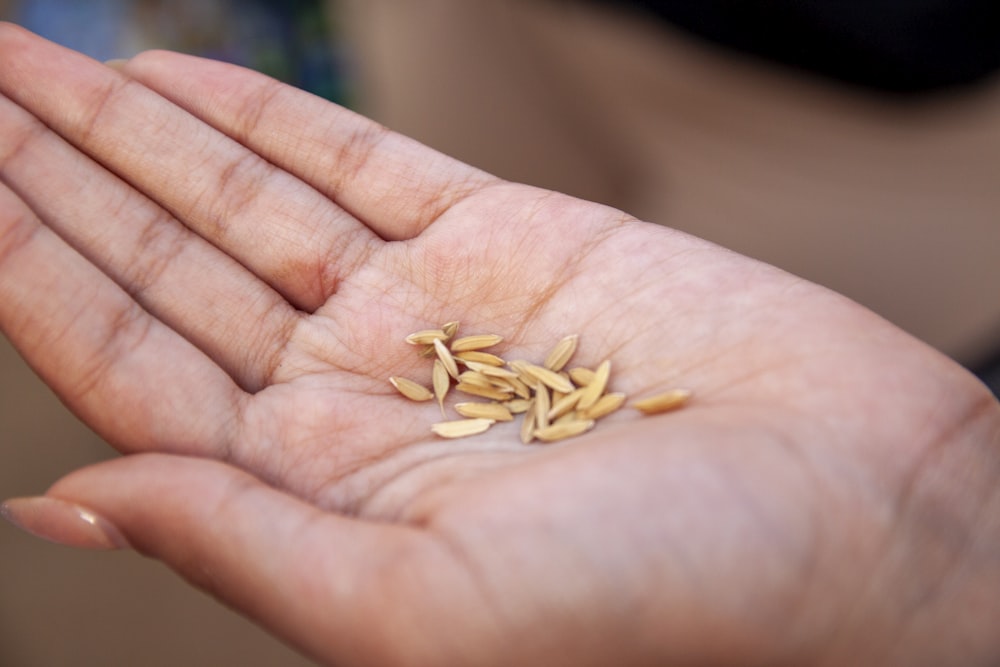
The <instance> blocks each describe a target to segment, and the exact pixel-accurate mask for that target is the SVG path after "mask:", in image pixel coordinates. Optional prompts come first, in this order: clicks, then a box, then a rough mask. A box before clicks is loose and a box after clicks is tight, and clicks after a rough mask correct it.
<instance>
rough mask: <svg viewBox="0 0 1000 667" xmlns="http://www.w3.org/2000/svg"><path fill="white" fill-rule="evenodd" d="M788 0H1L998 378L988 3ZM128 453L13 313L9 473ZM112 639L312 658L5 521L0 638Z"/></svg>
mask: <svg viewBox="0 0 1000 667" xmlns="http://www.w3.org/2000/svg"><path fill="white" fill-rule="evenodd" d="M782 4H783V3H782V2H777V1H775V2H762V1H756V0H755V1H753V2H751V1H750V0H746V1H744V2H737V1H736V0H733V1H731V2H728V3H727V2H726V1H725V0H713V1H709V0H705V2H702V3H685V2H674V3H670V2H652V1H646V2H641V1H638V0H637V1H635V2H611V1H609V0H604V1H601V2H598V1H596V0H592V1H585V0H580V1H572V0H548V1H543V0H507V1H501V0H497V1H495V2H489V3H478V2H468V1H467V0H411V1H403V0H341V1H333V0H326V1H324V0H314V1H308V0H297V1H285V2H278V1H267V0H240V1H239V2H237V1H236V0H90V1H88V2H74V1H72V0H20V1H16V0H0V18H2V19H4V20H10V21H14V22H16V23H19V24H21V25H23V26H25V27H27V28H29V29H31V30H33V31H35V32H38V33H40V34H42V35H43V36H46V37H48V38H49V39H52V40H54V41H56V42H59V43H62V44H64V45H66V46H69V47H71V48H74V49H77V50H80V51H83V52H84V53H87V54H89V55H91V56H93V57H95V58H98V59H102V60H103V59H109V58H119V57H128V56H130V55H133V54H134V53H136V52H138V51H141V50H144V49H148V48H168V49H174V50H179V51H184V52H188V53H196V54H200V55H205V56H209V57H213V58H218V59H222V60H226V61H230V62H236V63H239V64H242V65H245V66H248V67H251V68H254V69H257V70H260V71H263V72H265V73H267V74H270V75H272V76H275V77H277V78H279V79H281V80H283V81H286V82H288V83H290V84H292V85H295V86H298V87H301V88H304V89H307V90H310V91H311V92H313V93H315V94H317V95H320V96H322V97H325V98H327V99H329V100H331V101H333V102H336V103H339V104H346V105H348V106H351V107H353V108H356V109H358V110H360V111H362V112H363V113H366V114H368V115H370V116H372V117H374V118H376V119H377V120H380V121H381V122H384V123H386V124H388V125H389V126H390V127H392V128H394V129H397V130H399V131H402V132H404V133H406V134H409V135H411V136H414V137H416V138H417V139H419V140H421V141H423V142H425V143H428V144H430V145H432V146H434V147H436V148H438V149H439V150H442V151H444V152H446V153H449V154H452V155H454V156H456V157H458V158H460V159H462V160H464V161H467V162H470V163H472V164H475V165H477V166H479V167H482V168H484V169H486V170H488V171H492V172H494V173H497V174H498V175H501V176H503V177H506V178H510V179H513V180H518V181H522V182H527V183H532V184H535V185H539V186H542V187H548V188H553V189H557V190H560V191H563V192H567V193H570V194H574V195H578V196H581V197H584V198H587V199H591V200H595V201H600V202H604V203H607V204H610V205H613V206H616V207H619V208H622V209H624V210H626V211H628V212H630V213H632V214H634V215H637V216H638V217H640V218H643V219H646V220H650V221H653V222H657V223H661V224H667V225H670V226H672V227H676V228H678V229H681V230H684V231H687V232H690V233H693V234H695V235H698V236H701V237H704V238H708V239H710V240H713V241H715V242H717V243H720V244H721V245H724V246H726V247H729V248H732V249H734V250H736V251H738V252H741V253H743V254H747V255H750V256H753V257H757V258H759V259H762V260H764V261H767V262H769V263H772V264H775V265H777V266H780V267H782V268H784V269H786V270H788V271H791V272H793V273H796V274H798V275H801V276H803V277H806V278H808V279H810V280H814V281H816V282H819V283H821V284H824V285H827V286H829V287H831V288H833V289H835V290H837V291H839V292H842V293H844V294H846V295H847V296H849V297H851V298H853V299H855V300H857V301H859V302H861V303H863V304H865V305H867V306H869V307H870V308H872V309H873V310H875V311H876V312H879V313H880V314H882V315H883V316H885V317H887V318H888V319H890V320H892V321H893V322H895V323H896V324H898V325H899V326H901V327H903V328H904V329H907V330H908V331H910V332H911V333H913V334H914V335H916V336H918V337H919V338H922V339H923V340H925V341H927V342H928V343H929V344H931V345H933V346H935V347H937V348H939V349H941V350H942V351H943V352H945V353H946V354H949V355H951V356H952V357H953V358H955V359H957V360H958V361H959V362H961V363H963V364H965V365H967V366H968V367H970V368H972V369H974V370H976V371H977V372H978V373H979V374H980V376H981V377H982V378H983V379H984V380H987V381H989V382H992V383H993V387H994V391H997V388H998V387H1000V373H998V371H997V365H998V364H997V362H998V361H1000V187H998V180H1000V179H998V177H1000V78H998V76H997V75H996V74H995V69H996V66H997V65H998V64H1000V50H998V49H1000V36H997V30H996V28H997V22H1000V17H998V15H997V11H998V10H997V9H996V8H997V7H1000V5H996V4H995V3H993V2H992V0H990V3H982V2H978V1H977V0H960V1H958V0H956V1H955V2H952V3H951V4H950V5H948V6H949V7H951V10H950V13H945V14H942V11H941V8H942V7H943V6H944V5H945V4H947V3H944V4H942V3H941V2H936V0H924V1H922V2H913V3H905V2H903V3H900V2H896V1H895V0H892V1H890V0H878V1H873V2H866V3H836V2H827V3H823V2H819V1H818V0H817V1H816V2H804V3H800V5H799V6H800V7H801V6H807V5H808V6H810V7H821V6H823V5H824V4H825V5H826V6H828V7H830V6H832V7H838V8H841V9H844V8H850V7H854V8H855V9H854V10H852V11H853V12H854V14H853V15H852V14H851V11H848V12H846V14H843V15H838V16H835V17H832V18H831V17H830V16H827V15H825V14H823V13H822V12H819V13H817V16H816V17H811V18H809V17H807V19H808V20H807V19H802V20H803V21H805V22H799V23H794V24H790V23H789V24H786V23H782V22H781V21H779V20H775V19H774V17H773V16H769V15H768V14H767V11H773V10H774V9H775V8H777V7H780V6H782ZM668 6H673V7H688V8H690V7H695V6H697V7H701V8H702V9H703V11H701V12H700V13H699V12H694V13H691V12H690V11H687V10H684V11H667V10H666V9H664V8H665V7H668ZM734 7H741V8H742V9H741V10H740V11H736V12H734V11H733V8H734ZM858 7H861V8H862V9H861V10H857V8H858ZM900 7H902V8H903V9H899V8H900ZM907 7H909V9H907ZM768 8H770V9H768ZM878 8H881V9H878ZM928 8H929V9H928ZM758 10H759V11H758ZM932 10H933V11H932ZM755 11H756V12H757V13H754V12H755ZM858 11H860V13H858ZM893 11H895V12H896V13H893ZM900 11H902V12H903V14H900V13H899V12H900ZM907 12H909V13H907ZM963 12H964V13H963ZM976 12H979V13H980V14H981V16H980V14H976ZM806 14H808V12H806ZM948 17H954V20H950V19H949V18H948ZM977 17H978V19H977ZM833 19H836V20H833ZM980 19H981V20H980ZM993 19H997V21H995V22H994V23H990V22H989V21H990V20H993ZM810 21H811V22H810ZM904 25H905V26H908V27H909V28H912V30H911V31H910V32H906V31H902V27H901V26H904ZM762 26H768V27H767V28H764V27H762ZM914 26H916V27H914ZM921 26H923V29H921ZM976 26H980V27H981V26H987V29H985V30H980V29H979V28H976ZM990 26H992V27H990ZM768 31H771V32H768ZM901 31H902V32H901ZM753 35H757V37H758V38H757V39H756V40H755V39H751V38H750V36H753ZM2 66H3V64H2V63H0V67H2ZM114 455H115V454H114V452H113V451H112V450H111V449H110V448H109V447H108V446H107V445H106V444H104V443H103V442H102V441H101V440H100V438H98V437H97V436H95V435H94V434H92V433H91V432H90V431H89V430H88V429H86V428H85V427H84V426H82V425H81V424H80V423H79V422H78V421H77V420H76V419H75V418H74V417H73V416H72V415H70V414H69V413H68V412H67V411H66V410H65V409H64V408H63V407H62V406H61V405H60V404H59V402H58V400H57V399H56V398H55V397H54V396H53V395H52V394H51V393H50V392H49V391H48V389H47V388H46V387H45V386H44V385H42V384H41V383H40V382H39V381H38V380H37V379H35V378H34V376H33V375H32V374H31V372H30V370H29V369H28V368H27V367H26V366H25V365H24V363H23V362H22V361H21V360H20V358H19V357H18V356H17V353H16V352H15V351H14V350H13V349H12V348H11V347H10V345H9V344H8V343H7V342H6V341H5V340H2V339H0V496H3V497H10V496H17V495H27V494H35V493H39V492H41V491H43V490H44V489H45V488H46V487H47V486H48V485H49V484H51V483H52V482H53V481H55V480H56V479H58V478H59V477H60V476H61V475H63V474H65V473H67V472H69V471H70V470H73V469H75V468H77V467H79V466H82V465H86V464H87V463H90V462H93V461H97V460H101V459H103V458H106V457H110V456H114ZM111 664H114V665H118V664H123V665H130V664H142V665H150V666H158V665H180V664H183V665H194V666H200V665H217V664H238V665H244V666H248V667H253V666H256V665H289V666H294V665H299V664H302V665H305V664H309V662H308V661H306V660H305V659H303V658H301V657H299V656H297V655H296V654H294V653H293V652H291V651H290V650H289V649H287V648H285V647H284V646H282V645H281V644H279V643H278V642H276V641H274V640H273V639H271V638H270V637H269V636H267V635H266V634H264V633H262V632H260V631H259V630H257V629H256V628H255V627H254V626H252V625H251V624H249V623H248V622H246V621H244V620H243V619H241V618H240V617H239V616H237V615H235V614H233V613H231V612H229V611H228V610H226V609H224V608H223V607H222V606H221V605H219V604H217V603H215V602H214V601H213V600H210V599H208V598H207V597H205V596H203V595H201V594H200V593H198V592H196V591H194V590H192V589H190V588H189V587H188V586H187V585H186V584H184V583H183V582H182V581H180V580H179V579H178V578H176V577H175V576H174V575H173V574H171V573H170V572H169V571H167V570H166V569H165V568H163V567H162V566H160V565H159V564H157V563H155V562H151V561H148V560H144V559H142V558H140V557H139V556H136V555H135V554H132V553H112V554H106V553H99V554H93V553H82V552H77V551H73V550H69V549H66V548H63V547H58V546H54V545H50V544H46V543H42V542H39V541H37V540H35V539H33V538H30V537H28V536H25V535H22V534H21V533H19V532H17V531H16V530H14V529H13V528H11V527H9V526H8V525H6V524H5V523H0V666H3V667H7V666H11V667H35V666H38V667H42V666H44V667H62V666H70V665H72V666H74V667H85V666H89V665H111Z"/></svg>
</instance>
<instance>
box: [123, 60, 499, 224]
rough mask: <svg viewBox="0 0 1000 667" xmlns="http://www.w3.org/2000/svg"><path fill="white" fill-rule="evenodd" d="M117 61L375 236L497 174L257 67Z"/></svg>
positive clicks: (433, 212) (425, 220)
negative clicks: (325, 198)
mask: <svg viewBox="0 0 1000 667" xmlns="http://www.w3.org/2000/svg"><path fill="white" fill-rule="evenodd" d="M123 71H124V72H125V73H127V74H128V75H129V76H132V77H134V78H135V79H136V80H138V81H141V82H142V83H143V84H144V85H146V86H148V87H149V88H152V89H154V90H156V91H157V92H159V93H160V94H161V95H163V96H164V97H167V98H169V99H171V100H172V101H174V102H175V103H177V104H178V105H180V106H182V107H184V108H185V109H187V110H188V111H190V112H191V113H193V114H194V115H196V116H198V117H199V118H201V119H203V120H204V121H205V122H207V123H209V124H211V125H213V126H214V127H215V128H217V129H218V130H219V131H221V132H224V133H225V134H227V135H229V136H231V137H233V138H235V139H237V140H238V141H240V142H241V143H242V144H244V145H245V146H247V147H249V148H250V149H251V150H253V151H254V152H256V153H258V154H260V155H262V156H264V157H265V158H267V159H268V160H269V161H271V162H273V163H274V164H276V165H278V166H280V167H282V168H283V169H285V170H287V171H289V172H291V173H294V174H295V175H296V176H298V177H299V178H301V179H302V180H303V181H305V182H307V183H309V184H310V185H312V186H313V187H314V188H316V189H317V190H319V191H320V192H322V193H324V194H325V195H326V196H328V197H329V198H330V199H332V200H334V201H336V202H337V203H338V204H339V205H340V206H342V207H343V208H344V209H346V210H347V211H350V212H351V213H352V214H353V215H354V216H356V217H357V218H358V219H360V220H363V221H364V222H365V223H366V224H367V225H368V226H369V227H371V228H372V229H373V230H375V232H376V233H378V234H379V235H380V236H381V237H382V238H385V239H390V240H400V239H408V238H412V237H414V236H416V235H417V234H419V233H420V232H421V231H423V229H425V228H426V227H427V225H429V224H430V223H431V222H433V221H434V220H436V219H437V218H438V217H439V216H440V215H441V213H442V212H444V211H446V210H448V209H449V208H450V207H452V206H454V205H455V204H456V203H457V202H459V201H461V200H462V199H464V198H466V197H468V196H469V195H470V194H472V193H474V192H477V191H478V190H480V189H482V188H484V187H486V186H488V185H490V184H494V183H497V182H498V179H496V178H495V177H492V176H490V175H488V174H486V173H484V172H481V171H479V170H477V169H474V168H472V167H470V166H468V165H466V164H463V163H461V162H459V161H457V160H454V159H452V158H449V157H447V156H444V155H442V154H440V153H438V152H436V151H434V150H431V149H430V148H428V147H426V146H423V145H421V144H419V143H418V142H416V141H414V140H412V139H409V138H407V137H405V136H402V135H400V134H396V133H394V132H391V131H389V130H387V129H386V128H384V127H382V126H380V125H379V124H378V123H375V122H373V121H371V120H369V119H367V118H364V117H362V116H360V115H358V114H355V113H352V112H351V111H348V110H347V109H344V108H341V107H338V106H336V105H334V104H331V103H329V102H327V101H326V100H323V99H320V98H318V97H315V96H313V95H310V94H309V93H306V92H304V91H301V90H296V89H294V88H292V87H290V86H286V85H283V84H281V83H279V82H277V81H274V80H273V79H270V78H268V77H266V76H264V75H262V74H258V73H256V72H252V71H250V70H246V69H243V68H240V67H236V66H234V65H228V64H225V63H220V62H214V61H210V60H205V59H202V58H196V57H193V56H185V55H180V54H176V53H167V52H149V53H145V54H140V55H139V56H137V57H135V58H133V59H131V60H130V61H128V63H126V64H125V65H124V66H123Z"/></svg>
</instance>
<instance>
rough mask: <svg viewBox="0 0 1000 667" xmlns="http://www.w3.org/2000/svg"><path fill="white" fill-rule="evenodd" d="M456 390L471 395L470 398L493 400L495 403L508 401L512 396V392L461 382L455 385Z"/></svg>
mask: <svg viewBox="0 0 1000 667" xmlns="http://www.w3.org/2000/svg"><path fill="white" fill-rule="evenodd" d="M455 390H456V391H460V392H462V393H463V394H469V395H470V396H479V397H480V398H491V399H493V400H494V401H506V400H507V399H508V398H510V395H511V392H510V391H504V390H502V389H498V388H496V387H482V386H480V385H478V384H470V383H468V382H459V383H458V384H457V385H455Z"/></svg>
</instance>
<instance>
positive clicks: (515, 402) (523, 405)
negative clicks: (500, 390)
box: [504, 398, 534, 415]
mask: <svg viewBox="0 0 1000 667" xmlns="http://www.w3.org/2000/svg"><path fill="white" fill-rule="evenodd" d="M532 405H534V404H533V403H532V402H531V401H530V400H528V399H526V398H512V399H510V400H509V401H507V402H506V403H504V406H505V407H506V408H507V410H509V411H510V413H511V414H512V415H519V414H521V413H522V412H527V411H528V410H530V409H531V406H532Z"/></svg>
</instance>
